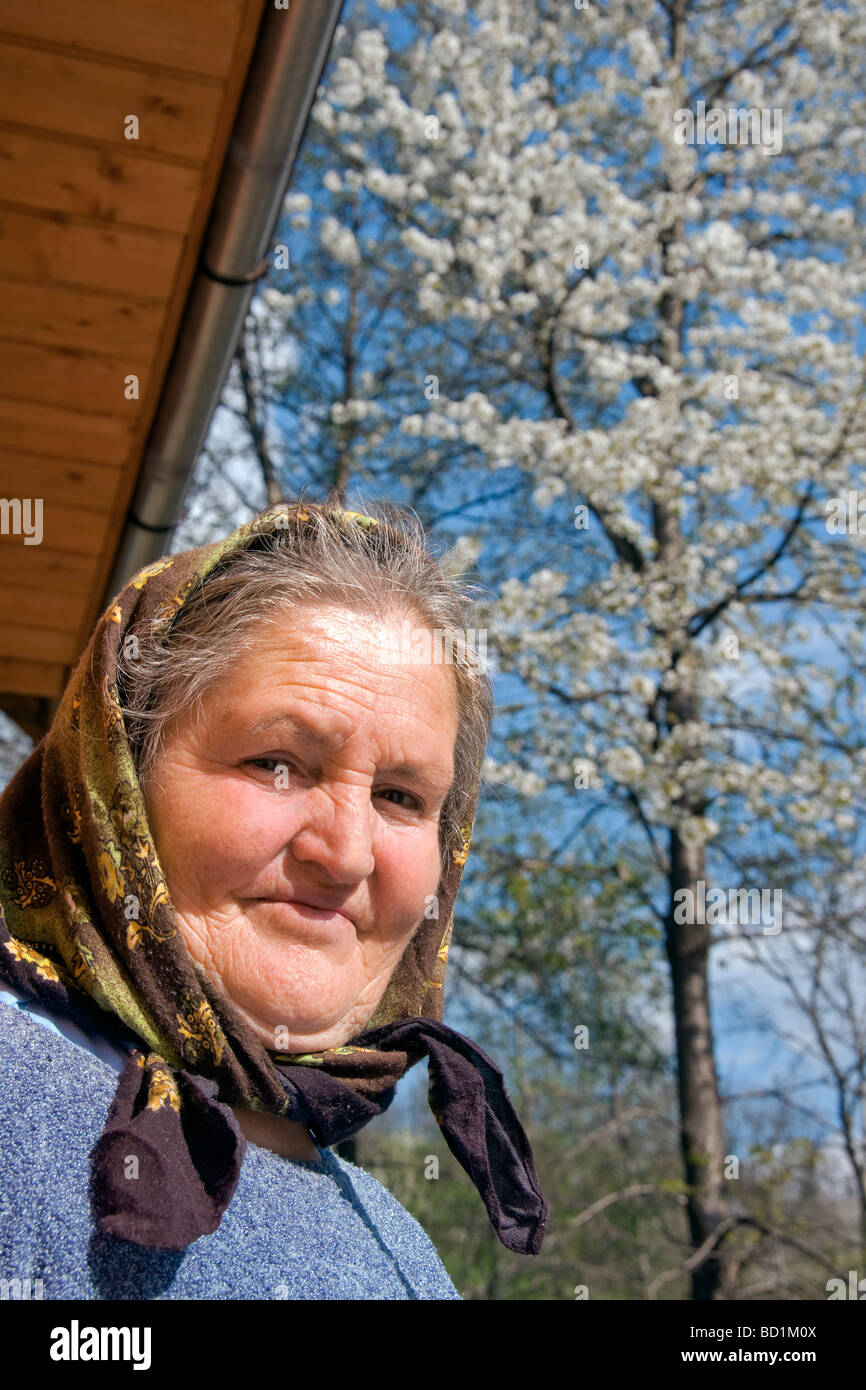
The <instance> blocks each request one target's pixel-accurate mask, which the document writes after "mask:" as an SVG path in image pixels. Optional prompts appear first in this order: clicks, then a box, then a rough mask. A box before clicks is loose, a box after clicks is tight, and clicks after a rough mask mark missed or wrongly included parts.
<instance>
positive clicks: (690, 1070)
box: [665, 829, 730, 1300]
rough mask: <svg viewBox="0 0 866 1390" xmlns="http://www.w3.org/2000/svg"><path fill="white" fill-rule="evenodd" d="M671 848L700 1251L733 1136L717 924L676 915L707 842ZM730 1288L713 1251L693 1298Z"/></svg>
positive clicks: (718, 1204) (686, 1124)
mask: <svg viewBox="0 0 866 1390" xmlns="http://www.w3.org/2000/svg"><path fill="white" fill-rule="evenodd" d="M670 850H671V876H670V890H671V898H670V907H669V910H668V917H667V923H666V940H665V945H666V948H667V954H668V960H669V962H670V968H671V985H672V989H673V1005H674V1024H675V1028H676V1049H677V1087H678V1093H679V1107H680V1143H681V1145H682V1152H683V1164H684V1168H685V1180H686V1182H687V1183H688V1185H689V1196H688V1220H689V1233H690V1236H691V1241H692V1245H693V1246H694V1248H695V1249H696V1250H697V1249H698V1248H699V1247H700V1246H701V1245H702V1244H703V1243H704V1241H705V1240H706V1239H707V1237H708V1236H709V1235H711V1234H712V1232H713V1231H714V1230H715V1229H716V1227H717V1226H718V1224H719V1222H720V1221H722V1220H723V1219H724V1217H725V1216H726V1215H727V1214H728V1213H727V1211H726V1203H725V1197H724V1195H723V1188H722V1184H723V1182H724V1178H723V1172H722V1170H723V1163H724V1158H725V1154H724V1143H725V1141H724V1132H723V1126H722V1113H721V1105H720V1102H719V1088H718V1080H717V1077H716V1064H715V1054H714V1045H713V1030H712V1025H711V1021H710V996H709V982H708V978H707V972H708V965H709V948H710V928H709V926H707V925H706V924H705V923H699V922H695V923H694V925H692V924H691V923H688V922H685V923H677V922H675V921H674V906H675V903H676V901H677V900H676V898H675V896H674V895H675V893H676V892H677V891H678V890H679V889H683V888H685V889H689V890H691V892H692V893H694V892H695V890H696V885H697V883H698V882H699V880H702V879H703V880H705V868H704V864H705V856H704V849H703V846H702V845H701V846H696V845H689V844H684V842H683V839H682V836H681V835H680V833H679V831H677V830H676V829H674V830H672V831H671V835H670ZM692 901H695V899H692ZM723 1292H724V1293H728V1292H730V1290H729V1289H727V1288H726V1287H725V1281H724V1279H723V1266H722V1264H721V1261H720V1260H719V1258H718V1257H717V1256H716V1255H715V1254H714V1253H713V1252H710V1254H709V1255H708V1256H707V1257H706V1258H705V1259H704V1260H702V1262H701V1263H700V1264H699V1265H698V1266H697V1268H696V1269H695V1270H694V1271H693V1272H692V1297H693V1298H695V1299H699V1300H704V1299H712V1298H716V1297H718V1296H719V1295H720V1294H722V1293H723Z"/></svg>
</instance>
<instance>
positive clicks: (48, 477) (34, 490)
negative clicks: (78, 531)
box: [0, 454, 122, 514]
mask: <svg viewBox="0 0 866 1390" xmlns="http://www.w3.org/2000/svg"><path fill="white" fill-rule="evenodd" d="M121 477H122V473H121V470H120V469H118V468H103V467H101V466H100V465H99V464H95V463H73V462H64V461H63V460H62V459H53V458H40V457H39V456H38V454H4V455H3V457H2V459H0V490H2V493H3V496H4V497H36V496H38V497H42V498H45V497H50V498H51V499H52V500H53V501H54V502H57V503H60V504H62V505H64V506H70V507H76V506H77V507H84V508H86V509H87V510H88V511H91V512H94V513H96V514H99V513H105V514H108V513H109V512H110V511H111V509H112V507H113V505H114V499H115V495H116V493H117V490H118V487H119V486H120V482H121Z"/></svg>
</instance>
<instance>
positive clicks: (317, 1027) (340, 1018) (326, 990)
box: [229, 979, 361, 1052]
mask: <svg viewBox="0 0 866 1390" xmlns="http://www.w3.org/2000/svg"><path fill="white" fill-rule="evenodd" d="M328 985H330V987H328ZM345 989H346V982H345V980H340V981H339V983H337V982H336V981H330V982H327V983H326V982H325V981H322V982H321V988H319V989H316V988H315V987H314V986H312V985H311V986H310V987H308V988H306V989H305V990H304V991H303V993H299V991H298V988H297V981H293V983H292V984H291V985H287V987H286V990H285V993H284V994H278V993H277V992H276V991H275V989H274V982H273V979H270V980H268V981H267V982H262V991H261V993H257V992H256V991H255V990H251V989H249V988H247V989H244V990H238V991H235V992H232V991H231V990H230V991H229V992H230V994H231V995H232V997H233V998H234V1002H235V1004H236V1005H237V1007H238V1008H239V1009H240V1010H241V1013H242V1014H243V1015H244V1017H245V1018H246V1020H247V1022H248V1023H249V1025H250V1027H251V1028H252V1030H253V1032H254V1033H255V1034H256V1036H257V1037H258V1039H259V1041H260V1042H262V1043H263V1044H264V1045H265V1047H266V1048H268V1049H269V1051H271V1052H323V1051H324V1050H325V1048H328V1047H341V1046H342V1044H343V1043H344V1042H346V1041H347V1040H348V1039H349V1038H350V1037H352V1036H353V1035H354V1034H356V1033H358V1032H360V1031H361V1028H360V1026H358V1024H357V1023H356V1021H355V1016H356V1010H355V1009H354V1007H353V1005H354V1003H355V1000H354V996H347V995H346V993H345Z"/></svg>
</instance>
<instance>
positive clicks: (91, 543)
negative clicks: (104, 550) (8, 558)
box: [0, 492, 110, 583]
mask: <svg viewBox="0 0 866 1390" xmlns="http://www.w3.org/2000/svg"><path fill="white" fill-rule="evenodd" d="M25 496H31V497H34V498H38V497H39V493H38V492H37V493H25ZM31 515H32V512H31ZM109 531H110V522H109V518H108V517H107V516H105V515H104V514H103V515H100V514H98V513H94V512H91V511H90V510H88V509H87V508H84V507H70V506H67V505H66V504H65V503H63V502H56V501H55V500H54V499H53V498H51V497H45V498H43V503H42V541H41V543H40V544H39V545H25V544H24V537H23V536H20V535H17V536H16V535H11V534H8V535H3V534H2V532H0V551H2V550H5V551H9V552H11V554H12V555H13V556H14V557H15V559H14V561H13V562H12V563H13V564H14V566H15V570H16V572H17V575H18V576H19V578H20V579H21V580H23V582H24V583H29V582H30V577H31V576H32V575H34V574H35V573H37V572H38V571H39V570H40V569H42V564H43V562H41V561H40V559H39V556H40V554H41V552H42V546H43V545H44V546H45V547H46V548H47V549H49V550H63V551H66V552H67V553H68V554H72V555H98V554H99V551H100V548H101V547H102V546H103V545H104V544H105V542H106V541H107V540H108V539H109Z"/></svg>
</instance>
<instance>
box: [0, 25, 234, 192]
mask: <svg viewBox="0 0 866 1390" xmlns="http://www.w3.org/2000/svg"><path fill="white" fill-rule="evenodd" d="M0 72H2V73H3V84H2V88H0V120H2V121H8V122H10V123H11V124H13V125H16V126H18V127H24V126H32V127H34V128H35V129H37V130H44V131H57V132H59V133H60V134H62V135H66V136H69V137H73V138H74V137H79V138H81V139H85V140H96V141H98V142H99V143H100V144H103V145H107V146H110V147H120V148H124V147H126V146H128V147H129V149H130V151H131V152H137V151H149V152H150V153H154V154H169V155H173V156H176V157H177V158H179V159H185V160H188V161H190V162H191V163H193V164H196V165H201V164H203V163H204V161H205V159H206V158H207V153H208V150H209V149H210V143H211V140H212V138H213V127H214V124H215V122H216V119H217V115H218V113H219V108H220V105H221V103H222V88H221V85H220V84H219V83H214V82H212V81H208V82H203V81H201V80H200V79H197V78H195V77H192V76H183V77H176V76H172V75H170V74H169V73H159V72H147V71H142V70H140V69H139V68H130V67H127V66H125V65H119V64H117V63H111V62H105V61H103V60H100V59H91V58H81V57H78V56H76V55H75V54H72V53H69V52H57V51H56V50H53V49H51V50H49V49H44V48H33V47H30V46H29V45H24V44H20V43H15V42H10V41H8V40H0ZM129 115H134V116H138V121H139V130H138V140H136V141H127V139H126V136H125V135H124V125H123V122H124V118H125V117H126V116H129Z"/></svg>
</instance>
